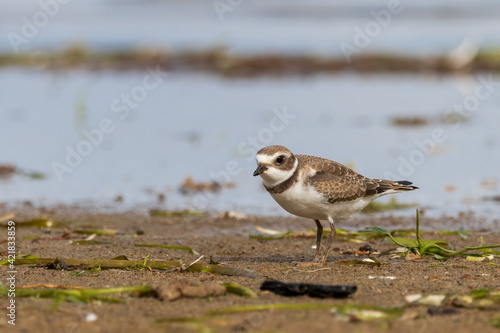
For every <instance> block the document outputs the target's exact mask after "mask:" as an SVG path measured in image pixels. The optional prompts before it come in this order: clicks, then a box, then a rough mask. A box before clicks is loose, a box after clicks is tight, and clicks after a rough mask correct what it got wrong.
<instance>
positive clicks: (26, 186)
mask: <svg viewBox="0 0 500 333" xmlns="http://www.w3.org/2000/svg"><path fill="white" fill-rule="evenodd" d="M151 70H152V69H151ZM148 75H150V74H149V72H147V71H131V72H125V73H120V72H106V71H103V72H88V71H69V72H63V73H60V72H42V71H40V72H32V71H29V70H24V69H3V70H1V71H0V99H1V100H2V103H1V105H0V131H1V133H2V140H0V151H1V152H2V155H1V158H0V163H2V164H5V163H12V164H14V165H16V166H18V167H20V168H24V169H28V170H35V171H40V172H43V173H44V174H45V175H46V178H45V179H43V180H33V179H29V178H26V177H23V176H16V177H14V178H12V179H10V180H7V181H1V182H0V188H1V192H0V201H2V202H11V203H13V202H20V201H24V200H31V201H33V202H35V203H37V204H55V203H59V202H63V203H84V202H88V201H91V202H93V203H100V204H110V203H113V202H114V199H115V198H116V197H117V196H119V195H121V196H123V199H124V201H123V203H119V204H117V206H116V207H130V206H133V205H136V204H146V205H147V206H154V207H158V208H167V209H181V208H198V209H204V210H211V211H215V210H217V211H218V210H227V209H236V210H240V211H244V212H249V213H259V214H286V213H285V212H283V211H282V210H281V208H279V207H278V206H277V204H276V203H275V202H274V201H273V200H272V198H271V197H270V196H269V195H268V194H267V193H266V192H265V191H263V188H262V185H261V181H260V179H258V178H254V177H252V172H253V170H254V168H255V160H254V152H255V148H253V147H252V145H253V144H255V145H256V146H257V147H262V146H265V145H269V144H282V145H285V146H287V147H288V148H290V149H291V150H292V151H293V152H295V153H302V154H311V155H317V156H322V157H325V158H329V159H333V160H336V161H338V162H340V163H344V164H348V163H349V164H350V165H353V167H354V168H355V170H356V171H358V172H360V173H362V174H363V175H365V176H368V177H372V178H384V177H386V178H387V177H389V178H397V179H398V180H399V179H408V180H411V181H413V182H414V183H415V185H417V186H419V187H420V188H421V189H420V190H419V191H414V192H411V193H404V194H399V195H398V200H399V201H400V202H409V203H413V202H414V203H417V204H418V205H419V207H420V208H426V210H427V213H428V214H432V215H441V214H448V215H456V214H458V213H459V212H461V211H469V210H471V211H474V212H476V213H478V214H480V215H484V216H486V217H490V218H495V217H498V216H499V213H500V204H498V203H494V202H486V201H483V200H482V199H483V197H485V196H492V195H495V194H498V193H499V188H498V182H499V174H498V170H500V154H499V153H498V152H499V145H500V132H499V131H498V124H499V123H500V122H499V121H500V119H499V118H500V114H499V113H498V105H499V103H500V92H499V91H498V86H491V87H490V86H489V87H490V88H491V89H492V93H490V94H489V96H488V97H487V98H485V99H484V100H477V101H478V102H479V103H478V105H477V106H476V107H475V108H473V109H471V111H470V112H469V116H467V117H465V118H464V120H465V121H464V122H463V123H462V124H460V125H456V124H455V125H454V124H447V123H443V122H442V116H443V114H445V112H446V110H450V109H451V108H452V107H453V105H454V104H463V103H464V101H467V103H468V102H470V101H473V100H474V98H473V97H471V96H473V95H474V92H475V89H477V87H479V86H481V85H482V83H481V82H482V81H481V80H483V81H484V80H488V75H486V74H485V75H483V76H478V77H467V76H464V77H452V76H449V77H434V76H424V75H421V76H418V75H394V76H391V75H373V76H359V75H351V74H344V75H335V76H322V75H318V76H310V77H287V78H283V79H279V78H258V79H224V78H221V77H216V76H210V75H204V74H196V73H191V74H168V75H165V76H161V75H160V76H158V75H157V76H158V80H159V81H161V82H159V83H158V85H157V87H156V88H155V89H151V90H150V91H149V90H144V89H143V90H144V91H147V96H146V97H144V99H143V100H142V97H141V100H139V99H136V100H132V102H134V101H135V102H134V103H137V106H136V107H135V108H133V107H125V105H126V104H124V103H121V102H120V103H117V102H114V101H115V100H116V99H118V100H119V99H120V98H121V96H122V95H123V94H125V95H127V94H134V93H135V94H136V95H135V96H136V97H137V96H139V97H140V95H138V92H139V91H141V89H140V88H137V87H141V86H142V85H143V82H144V80H145V78H146V79H147V80H146V81H147V82H148V83H149V85H152V84H153V83H154V81H153V79H150V78H148ZM148 80H149V81H148ZM492 80H493V82H500V77H493V78H492ZM480 89H482V90H481V91H482V92H483V93H487V92H488V91H487V90H485V89H487V88H486V87H485V88H480ZM132 102H131V103H132ZM114 103H115V104H114ZM471 105H472V104H471ZM473 106H474V105H473ZM127 108H128V111H130V112H129V114H128V115H126V116H124V115H125V112H126V110H125V109H127ZM115 111H117V112H115ZM285 111H286V113H287V114H289V115H290V116H288V118H284V120H283V113H284V112H285ZM277 114H280V115H281V116H280V117H281V118H280V117H278V116H277ZM455 115H456V113H455ZM394 116H421V117H424V118H425V119H427V121H428V124H427V125H424V126H417V127H401V126H394V125H393V124H392V121H391V119H392V117H394ZM122 118H124V119H122ZM275 118H276V119H275ZM104 119H108V122H109V123H108V124H107V126H106V127H105V129H108V130H109V129H112V130H110V131H108V132H109V133H102V142H98V141H99V140H98V139H99V135H97V136H94V142H96V144H90V143H84V141H86V142H88V141H89V139H88V138H87V137H86V136H85V135H84V134H83V133H84V131H92V130H94V129H96V128H99V125H100V124H101V122H102V121H103V120H104ZM273 119H275V120H273ZM433 131H441V132H437V133H438V134H439V135H438V136H437V138H438V139H439V140H438V141H440V142H438V143H437V144H435V146H434V147H432V148H433V149H432V152H430V153H429V154H428V153H427V148H426V147H430V146H433V144H430V145H428V146H422V145H421V144H420V146H422V147H424V148H419V145H418V144H417V143H422V142H428V140H430V139H431V138H432V137H433V135H432V133H433ZM94 132H95V131H94ZM435 136H436V135H435ZM68 149H70V150H75V151H80V152H82V154H87V153H88V155H87V156H82V160H81V162H80V163H79V164H78V163H76V162H75V159H76V158H75V157H74V156H73V157H72V159H71V160H70V164H71V165H70V164H68V162H67V161H66V157H67V155H68ZM90 150H91V152H88V151H90ZM55 162H57V163H60V165H59V167H58V168H59V169H58V170H59V176H60V178H61V179H62V181H60V180H59V179H58V175H57V172H54V163H55ZM228 163H229V164H228ZM75 164H78V165H75ZM61 165H65V166H66V167H67V168H69V169H71V170H68V169H64V168H63V169H61ZM187 176H192V177H193V178H194V180H195V181H211V180H218V181H230V182H234V183H235V185H236V187H235V188H234V189H223V190H222V191H221V192H220V193H219V194H216V195H213V196H207V195H195V196H194V197H190V196H183V195H181V194H180V193H179V191H178V187H179V186H180V184H181V183H182V182H183V180H184V179H185V178H186V177H187ZM226 178H227V179H226ZM159 193H164V194H165V195H166V201H165V203H163V204H160V203H157V195H158V194H159ZM401 214H411V215H413V214H414V211H413V209H409V210H405V211H403V212H401Z"/></svg>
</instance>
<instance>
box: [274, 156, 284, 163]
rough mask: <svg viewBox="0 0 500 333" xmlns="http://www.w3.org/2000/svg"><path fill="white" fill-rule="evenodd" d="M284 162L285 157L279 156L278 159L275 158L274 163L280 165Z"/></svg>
mask: <svg viewBox="0 0 500 333" xmlns="http://www.w3.org/2000/svg"><path fill="white" fill-rule="evenodd" d="M284 161H285V156H283V155H280V156H278V158H276V163H278V164H281V163H283V162H284Z"/></svg>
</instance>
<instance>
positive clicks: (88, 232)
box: [73, 229, 124, 236]
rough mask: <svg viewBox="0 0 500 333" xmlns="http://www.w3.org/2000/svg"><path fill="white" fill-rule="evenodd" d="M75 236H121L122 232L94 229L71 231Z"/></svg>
mask: <svg viewBox="0 0 500 333" xmlns="http://www.w3.org/2000/svg"><path fill="white" fill-rule="evenodd" d="M73 232H74V233H75V234H80V235H97V236H114V235H123V234H124V233H123V232H120V231H118V230H113V229H95V230H73Z"/></svg>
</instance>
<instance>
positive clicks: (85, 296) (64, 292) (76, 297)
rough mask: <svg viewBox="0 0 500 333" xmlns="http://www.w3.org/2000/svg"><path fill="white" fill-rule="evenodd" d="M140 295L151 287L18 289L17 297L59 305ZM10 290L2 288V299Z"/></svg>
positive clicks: (107, 300)
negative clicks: (43, 300)
mask: <svg viewBox="0 0 500 333" xmlns="http://www.w3.org/2000/svg"><path fill="white" fill-rule="evenodd" d="M124 292H126V293H138V294H139V295H144V294H148V293H150V292H151V287H150V286H131V287H115V288H88V289H83V288H81V289H80V288H79V289H63V288H50V289H35V288H16V292H15V293H16V297H38V298H52V299H55V300H56V302H57V303H60V302H61V301H66V302H76V303H88V302H91V301H104V302H114V301H116V300H115V299H110V298H103V297H102V296H103V295H108V294H116V293H124ZM8 293H9V288H8V287H7V286H5V287H4V286H0V297H2V298H3V297H7V295H8Z"/></svg>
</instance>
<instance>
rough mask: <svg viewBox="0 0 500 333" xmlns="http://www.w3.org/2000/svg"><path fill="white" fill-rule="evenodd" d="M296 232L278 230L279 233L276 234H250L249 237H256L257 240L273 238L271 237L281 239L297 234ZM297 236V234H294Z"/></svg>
mask: <svg viewBox="0 0 500 333" xmlns="http://www.w3.org/2000/svg"><path fill="white" fill-rule="evenodd" d="M297 234H298V232H294V231H291V230H289V231H284V232H280V233H277V234H274V235H250V238H253V239H258V240H273V239H283V238H287V237H293V235H297ZM295 237H297V236H295Z"/></svg>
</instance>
